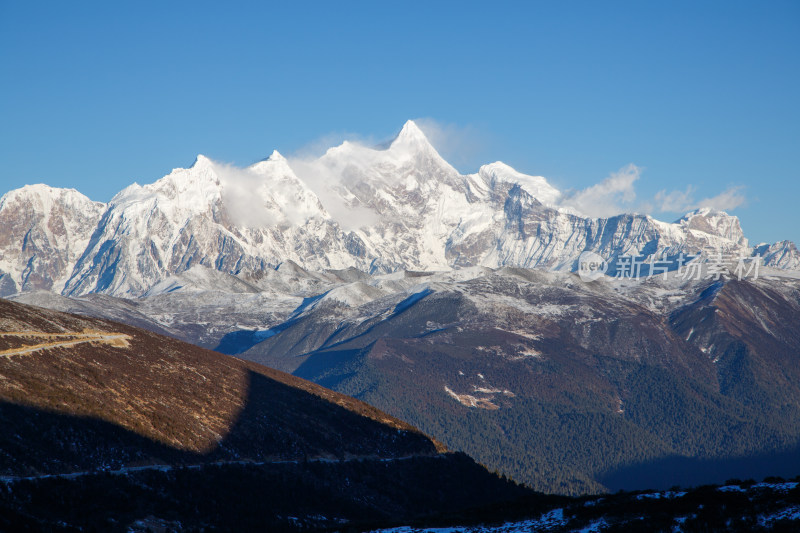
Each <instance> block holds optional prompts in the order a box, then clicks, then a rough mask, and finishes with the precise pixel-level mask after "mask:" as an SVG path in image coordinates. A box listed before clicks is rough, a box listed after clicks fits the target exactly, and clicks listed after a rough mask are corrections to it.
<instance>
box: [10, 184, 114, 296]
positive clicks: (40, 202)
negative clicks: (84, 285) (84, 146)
mask: <svg viewBox="0 0 800 533" xmlns="http://www.w3.org/2000/svg"><path fill="white" fill-rule="evenodd" d="M104 210H105V205H104V204H102V203H99V202H92V201H91V200H89V199H88V198H87V197H85V196H84V195H82V194H80V193H79V192H78V191H75V190H73V189H54V188H52V187H48V186H46V185H29V186H25V187H23V188H21V189H17V190H14V191H11V192H9V193H8V194H6V195H5V196H3V197H2V199H0V228H2V229H0V296H6V295H8V294H13V293H15V292H17V291H30V290H40V289H45V290H52V291H55V292H61V290H62V289H63V288H64V285H65V283H66V281H67V279H69V276H70V275H71V274H72V269H73V267H74V266H75V264H76V263H77V262H78V260H79V259H80V257H81V255H82V254H83V253H84V250H86V245H87V243H88V242H89V239H90V237H91V235H92V232H93V231H94V230H95V228H96V227H97V224H98V222H99V221H100V217H101V216H102V214H103V211H104Z"/></svg>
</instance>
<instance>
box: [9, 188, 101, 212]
mask: <svg viewBox="0 0 800 533" xmlns="http://www.w3.org/2000/svg"><path fill="white" fill-rule="evenodd" d="M11 202H26V203H30V204H32V205H34V206H35V207H38V208H41V209H50V208H52V206H53V204H54V203H62V204H67V205H70V206H79V205H86V204H94V205H97V206H103V205H104V204H103V203H102V202H95V201H93V200H91V199H90V198H89V197H88V196H86V195H84V194H83V193H81V192H79V191H77V190H75V189H72V188H60V187H51V186H50V185H45V184H44V183H36V184H32V185H24V186H22V187H20V188H18V189H14V190H12V191H9V192H7V193H6V194H4V195H3V196H2V197H0V208H2V206H3V205H5V204H6V203H11Z"/></svg>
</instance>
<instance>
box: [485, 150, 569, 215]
mask: <svg viewBox="0 0 800 533" xmlns="http://www.w3.org/2000/svg"><path fill="white" fill-rule="evenodd" d="M478 175H480V176H482V177H483V178H484V179H485V180H486V181H487V182H488V183H489V184H491V183H495V182H506V183H513V184H517V185H519V186H520V187H522V189H523V190H524V191H525V192H527V193H528V194H530V195H531V196H533V197H534V198H536V199H537V200H539V201H540V202H542V203H543V204H547V205H555V204H556V202H557V201H558V199H559V198H560V197H561V191H559V190H558V189H556V188H555V187H553V186H552V185H550V183H548V181H547V179H546V178H544V177H542V176H530V175H528V174H523V173H522V172H519V171H518V170H516V169H515V168H513V167H511V166H510V165H507V164H506V163H503V162H502V161H495V162H494V163H489V164H488V165H483V166H482V167H481V168H480V169H479V170H478Z"/></svg>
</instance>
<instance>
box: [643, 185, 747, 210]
mask: <svg viewBox="0 0 800 533" xmlns="http://www.w3.org/2000/svg"><path fill="white" fill-rule="evenodd" d="M743 190H744V187H742V186H741V185H739V186H735V187H730V188H728V189H726V190H725V191H723V192H721V193H719V194H718V195H716V196H712V197H711V198H704V199H702V200H700V201H699V202H695V201H694V192H695V187H694V186H692V185H689V186H688V187H686V190H685V191H671V192H669V193H668V192H667V191H666V190H662V191H659V192H658V193H656V196H655V203H656V206H657V210H658V212H662V213H663V212H668V213H686V212H688V211H694V210H695V209H699V208H701V207H710V208H712V209H717V210H719V211H732V210H733V209H736V208H737V207H740V206H741V205H743V204H744V203H745V201H746V197H745V196H744V194H742V191H743Z"/></svg>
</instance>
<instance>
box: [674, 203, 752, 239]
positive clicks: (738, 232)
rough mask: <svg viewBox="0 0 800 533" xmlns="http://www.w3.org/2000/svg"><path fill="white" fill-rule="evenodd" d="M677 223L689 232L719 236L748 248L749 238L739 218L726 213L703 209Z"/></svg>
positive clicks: (687, 215) (691, 212) (687, 214)
mask: <svg viewBox="0 0 800 533" xmlns="http://www.w3.org/2000/svg"><path fill="white" fill-rule="evenodd" d="M675 223H676V224H678V225H680V226H682V227H684V228H686V229H689V230H698V231H702V232H705V233H709V234H712V235H719V236H720V237H723V238H725V239H728V240H731V241H733V242H735V243H737V244H740V245H742V246H747V238H746V237H745V236H744V232H743V231H742V227H741V224H740V223H739V217H737V216H735V215H730V214H728V213H726V212H725V211H720V210H718V209H714V208H711V207H701V208H699V209H695V210H694V211H690V212H689V213H686V214H685V215H684V216H682V217H681V218H679V219H678V220H677V221H676V222H675Z"/></svg>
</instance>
